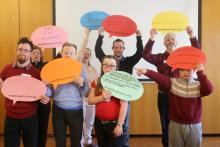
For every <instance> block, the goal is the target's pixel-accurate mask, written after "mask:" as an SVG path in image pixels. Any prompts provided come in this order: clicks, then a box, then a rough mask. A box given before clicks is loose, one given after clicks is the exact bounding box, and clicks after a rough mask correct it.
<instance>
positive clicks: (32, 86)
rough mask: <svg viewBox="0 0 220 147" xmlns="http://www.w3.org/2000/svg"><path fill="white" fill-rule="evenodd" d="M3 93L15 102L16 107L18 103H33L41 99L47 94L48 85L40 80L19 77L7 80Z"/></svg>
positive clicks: (3, 86) (2, 89)
mask: <svg viewBox="0 0 220 147" xmlns="http://www.w3.org/2000/svg"><path fill="white" fill-rule="evenodd" d="M1 91H2V94H3V95H4V96H5V97H6V98H7V99H10V100H13V105H14V104H15V103H16V102H17V101H25V102H31V101H36V100H38V99H40V96H41V95H45V93H46V85H45V84H44V83H43V82H42V81H40V80H38V79H35V78H32V77H29V76H23V75H19V76H13V77H10V78H7V79H6V80H5V81H4V82H3V84H2V88H1Z"/></svg>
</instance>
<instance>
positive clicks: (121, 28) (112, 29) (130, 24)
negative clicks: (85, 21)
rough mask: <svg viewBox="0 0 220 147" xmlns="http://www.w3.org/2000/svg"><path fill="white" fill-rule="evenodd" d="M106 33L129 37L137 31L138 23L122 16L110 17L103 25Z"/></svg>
mask: <svg viewBox="0 0 220 147" xmlns="http://www.w3.org/2000/svg"><path fill="white" fill-rule="evenodd" d="M102 26H103V28H104V30H105V31H106V32H108V33H109V34H110V37H111V36H119V37H127V36H130V35H132V34H133V33H135V32H136V30H137V25H136V23H135V22H134V21H133V20H132V19H130V18H128V17H126V16H122V15H112V16H108V17H107V18H106V19H105V20H104V21H103V23H102Z"/></svg>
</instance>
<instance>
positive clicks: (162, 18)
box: [152, 11, 189, 33]
mask: <svg viewBox="0 0 220 147" xmlns="http://www.w3.org/2000/svg"><path fill="white" fill-rule="evenodd" d="M188 24H189V18H188V17H187V16H185V15H184V14H182V13H179V12H175V11H166V12H162V13H159V14H157V15H156V16H155V17H154V18H153V21H152V27H153V28H155V29H157V30H158V31H159V32H162V33H168V32H173V33H174V32H182V31H184V30H185V29H186V27H187V25H188Z"/></svg>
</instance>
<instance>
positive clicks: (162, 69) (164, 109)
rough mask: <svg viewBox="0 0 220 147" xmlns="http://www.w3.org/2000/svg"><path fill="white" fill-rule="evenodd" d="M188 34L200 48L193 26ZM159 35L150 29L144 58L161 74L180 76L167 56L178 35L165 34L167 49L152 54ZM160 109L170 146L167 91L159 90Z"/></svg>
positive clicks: (192, 41)
mask: <svg viewBox="0 0 220 147" xmlns="http://www.w3.org/2000/svg"><path fill="white" fill-rule="evenodd" d="M186 31H187V34H188V35H189V37H190V42H191V45H192V46H193V47H196V48H199V43H198V41H197V39H196V37H195V36H194V34H193V29H192V27H190V26H188V27H187V28H186ZM156 35H157V30H156V29H154V28H153V29H151V30H150V39H149V40H148V42H147V44H146V46H145V48H144V51H143V58H144V59H145V60H146V61H148V62H149V63H151V64H153V65H155V66H156V67H157V71H158V72H159V73H161V74H164V75H166V76H169V77H178V74H179V73H178V71H177V70H175V71H174V72H172V69H171V67H170V66H169V65H167V58H168V57H169V55H170V53H171V52H172V51H173V50H174V49H175V47H176V45H177V42H176V35H175V34H174V33H167V34H166V35H165V36H164V45H165V47H166V51H165V52H164V53H159V54H152V48H153V44H154V40H155V36H156ZM158 110H159V113H160V120H161V126H162V143H163V146H164V147H168V126H169V118H168V95H167V93H164V92H162V91H161V90H159V92H158Z"/></svg>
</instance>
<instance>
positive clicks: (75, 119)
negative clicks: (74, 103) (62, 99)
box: [52, 105, 83, 147]
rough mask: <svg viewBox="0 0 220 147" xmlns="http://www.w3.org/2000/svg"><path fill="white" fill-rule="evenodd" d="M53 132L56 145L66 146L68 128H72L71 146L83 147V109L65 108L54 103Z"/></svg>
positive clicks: (57, 146) (59, 146) (58, 146)
mask: <svg viewBox="0 0 220 147" xmlns="http://www.w3.org/2000/svg"><path fill="white" fill-rule="evenodd" d="M52 121H53V132H54V137H55V141H56V147H66V130H67V126H68V127H69V130H70V139H71V147H81V143H80V142H81V138H82V129H83V109H80V110H64V109H61V108H58V107H57V106H55V105H53V109H52Z"/></svg>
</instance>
